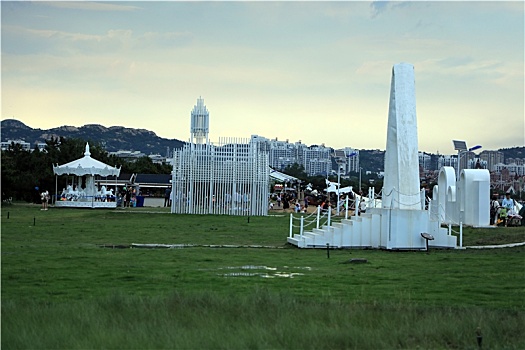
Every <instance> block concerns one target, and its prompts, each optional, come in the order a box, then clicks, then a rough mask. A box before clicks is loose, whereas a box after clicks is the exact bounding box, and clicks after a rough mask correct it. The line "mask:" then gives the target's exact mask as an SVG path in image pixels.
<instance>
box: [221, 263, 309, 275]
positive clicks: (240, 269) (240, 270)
mask: <svg viewBox="0 0 525 350" xmlns="http://www.w3.org/2000/svg"><path fill="white" fill-rule="evenodd" d="M283 269H286V270H291V269H297V270H308V271H311V270H312V268H311V267H308V266H304V267H293V268H290V267H288V266H283ZM218 270H237V271H233V272H228V273H219V274H218V275H219V276H222V277H262V278H294V277H296V276H304V273H302V272H290V271H286V272H283V271H277V267H269V266H261V265H243V266H227V267H220V268H218ZM246 270H249V271H250V272H246ZM259 271H260V272H259Z"/></svg>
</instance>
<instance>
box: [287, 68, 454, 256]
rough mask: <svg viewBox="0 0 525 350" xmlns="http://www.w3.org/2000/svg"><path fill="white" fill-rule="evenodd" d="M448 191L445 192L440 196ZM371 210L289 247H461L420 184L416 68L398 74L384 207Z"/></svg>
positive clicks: (395, 73) (300, 237)
mask: <svg viewBox="0 0 525 350" xmlns="http://www.w3.org/2000/svg"><path fill="white" fill-rule="evenodd" d="M440 186H441V185H440ZM443 190H444V189H442V188H441V187H439V196H442V195H443V194H442V191H443ZM356 197H357V196H356ZM369 197H370V198H364V197H363V198H359V197H358V200H367V201H368V202H371V201H372V200H373V194H370V193H369ZM368 207H369V208H368V209H367V210H366V213H363V214H362V215H361V216H359V217H356V218H355V219H353V220H346V219H345V220H341V223H340V224H337V225H334V226H329V227H325V228H323V229H313V230H312V232H306V233H303V232H301V234H300V235H293V236H292V237H289V238H288V242H290V243H292V244H295V245H297V246H299V247H303V248H307V247H325V246H326V245H327V244H329V245H331V246H336V247H355V248H363V247H372V248H385V249H412V250H414V249H415V250H424V249H426V247H427V242H428V245H430V246H437V247H444V248H455V247H456V244H457V243H456V241H457V240H456V237H455V236H452V235H449V234H448V232H447V230H446V229H445V228H441V222H440V220H439V216H438V215H434V216H433V215H430V214H431V213H432V212H433V211H432V210H431V211H430V212H429V211H428V210H425V196H424V191H422V190H420V182H419V161H418V141H417V118H416V100H415V82H414V67H413V66H412V65H410V64H406V63H401V64H396V65H394V67H393V68H392V82H391V89H390V106H389V113H388V130H387V145H386V152H385V178H384V187H383V201H382V207H381V208H374V207H370V206H368ZM431 207H432V206H431ZM435 211H436V210H435V209H434V212H435ZM427 239H428V241H427Z"/></svg>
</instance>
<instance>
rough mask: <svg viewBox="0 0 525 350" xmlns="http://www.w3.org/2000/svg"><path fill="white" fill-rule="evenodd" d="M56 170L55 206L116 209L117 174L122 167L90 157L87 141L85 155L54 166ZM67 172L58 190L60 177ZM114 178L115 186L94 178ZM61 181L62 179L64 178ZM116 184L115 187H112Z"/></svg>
mask: <svg viewBox="0 0 525 350" xmlns="http://www.w3.org/2000/svg"><path fill="white" fill-rule="evenodd" d="M53 172H54V173H55V194H56V195H55V207H71V208H116V207H117V200H116V199H117V198H116V194H117V177H118V176H119V174H120V168H118V169H117V168H116V167H112V166H109V165H107V164H104V163H102V162H100V161H98V160H96V159H93V158H91V153H90V152H89V144H88V143H86V151H85V152H84V157H83V158H80V159H77V160H74V161H72V162H69V163H66V164H64V165H58V164H57V166H54V165H53ZM62 175H67V176H66V180H65V187H63V188H62V192H59V191H58V176H62ZM97 176H98V177H106V178H107V177H110V176H111V177H115V186H114V187H113V186H110V185H108V187H106V186H102V187H101V188H98V187H97V186H96V185H95V177H97ZM61 182H62V181H61ZM111 187H113V188H111Z"/></svg>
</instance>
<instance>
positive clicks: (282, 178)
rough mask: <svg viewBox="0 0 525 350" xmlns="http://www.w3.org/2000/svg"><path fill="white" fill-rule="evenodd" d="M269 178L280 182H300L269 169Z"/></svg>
mask: <svg viewBox="0 0 525 350" xmlns="http://www.w3.org/2000/svg"><path fill="white" fill-rule="evenodd" d="M270 178H271V179H272V180H275V181H280V182H299V181H300V180H299V179H298V178H296V177H293V176H290V175H286V174H283V173H281V172H279V171H277V170H274V169H272V168H270Z"/></svg>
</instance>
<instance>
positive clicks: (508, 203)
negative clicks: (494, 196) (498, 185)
mask: <svg viewBox="0 0 525 350" xmlns="http://www.w3.org/2000/svg"><path fill="white" fill-rule="evenodd" d="M501 206H502V207H503V208H505V209H507V213H508V212H509V211H511V210H513V209H514V200H513V199H512V198H510V192H507V193H505V198H503V201H502V202H501Z"/></svg>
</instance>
